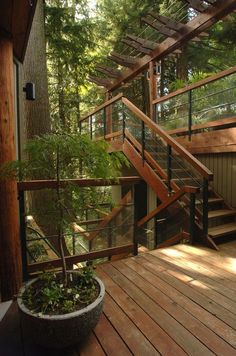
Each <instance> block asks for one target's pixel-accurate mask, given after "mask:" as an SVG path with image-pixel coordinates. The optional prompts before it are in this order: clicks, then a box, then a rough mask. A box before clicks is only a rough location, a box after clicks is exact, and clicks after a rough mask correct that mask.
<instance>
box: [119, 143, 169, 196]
mask: <svg viewBox="0 0 236 356" xmlns="http://www.w3.org/2000/svg"><path fill="white" fill-rule="evenodd" d="M123 153H124V154H125V156H126V157H127V158H128V160H129V161H130V162H131V163H132V164H133V166H134V167H135V169H136V170H137V172H138V173H139V174H140V176H141V177H142V178H143V179H144V180H145V182H146V183H147V184H148V185H149V186H150V187H151V188H152V189H153V191H154V192H155V193H156V195H157V197H158V198H159V199H160V200H161V201H162V202H163V201H165V200H166V199H167V198H168V191H167V189H166V186H165V184H164V183H163V182H162V180H161V178H159V176H158V175H157V174H156V173H155V172H154V171H153V169H152V168H151V167H150V166H149V165H148V164H147V163H146V162H143V161H142V158H141V156H140V154H139V153H138V152H137V151H136V149H135V148H134V147H133V146H132V145H131V144H130V143H129V141H128V140H125V141H124V143H123Z"/></svg>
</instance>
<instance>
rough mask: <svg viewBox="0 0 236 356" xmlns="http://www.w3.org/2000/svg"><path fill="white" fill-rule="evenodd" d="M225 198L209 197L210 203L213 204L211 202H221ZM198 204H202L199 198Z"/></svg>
mask: <svg viewBox="0 0 236 356" xmlns="http://www.w3.org/2000/svg"><path fill="white" fill-rule="evenodd" d="M223 201H224V199H223V198H208V204H211V203H221V202H223ZM196 204H198V205H199V204H202V201H200V200H198V201H196Z"/></svg>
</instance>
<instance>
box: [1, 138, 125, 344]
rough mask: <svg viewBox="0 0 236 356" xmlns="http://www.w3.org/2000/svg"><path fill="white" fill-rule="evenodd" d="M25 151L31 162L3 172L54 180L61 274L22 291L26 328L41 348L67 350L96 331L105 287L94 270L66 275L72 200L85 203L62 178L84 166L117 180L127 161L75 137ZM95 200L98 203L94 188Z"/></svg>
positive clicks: (37, 143) (43, 141)
mask: <svg viewBox="0 0 236 356" xmlns="http://www.w3.org/2000/svg"><path fill="white" fill-rule="evenodd" d="M26 152H27V155H28V159H27V160H26V161H24V162H17V163H16V162H15V163H13V164H11V165H9V166H8V167H4V169H5V174H6V172H7V174H12V172H15V171H16V168H17V169H18V170H19V174H20V176H21V177H26V178H31V177H32V176H33V177H34V178H37V179H39V178H40V179H55V180H56V194H54V195H53V197H52V200H53V204H54V208H55V209H56V210H57V215H56V219H55V220H56V222H55V224H56V226H57V238H58V247H59V252H60V258H61V269H62V272H61V273H43V274H42V275H41V276H39V277H38V278H37V279H34V280H32V281H30V282H27V283H26V284H25V285H24V286H23V287H22V289H21V290H20V293H19V296H18V298H17V301H18V306H19V310H20V313H21V318H22V326H23V328H24V330H25V332H26V333H27V334H28V335H29V337H31V338H32V339H33V340H34V341H35V342H37V343H40V344H42V345H43V346H46V347H66V346H69V345H71V344H73V343H78V342H80V341H81V340H83V339H84V338H85V336H86V335H88V333H89V332H90V331H91V330H92V329H93V328H94V326H95V325H96V323H97V321H98V319H99V315H100V313H101V311H102V305H103V298H104V293H105V289H104V286H103V283H102V282H101V281H100V280H99V279H98V278H96V277H95V276H94V275H93V270H92V268H91V267H86V268H84V269H82V270H79V271H77V270H76V271H67V268H66V260H65V255H64V248H63V243H64V240H63V239H64V229H65V226H66V224H68V223H69V222H70V221H71V219H73V218H74V216H75V215H74V213H73V209H72V208H74V205H73V204H74V203H73V200H75V201H76V202H77V205H78V204H80V205H81V204H82V205H83V202H81V201H79V198H80V197H81V192H80V189H78V187H77V186H74V185H73V184H67V185H66V188H65V187H64V186H63V187H62V184H61V183H62V179H63V180H64V179H67V178H77V177H78V176H81V162H82V165H83V175H86V176H89V177H97V178H98V177H99V178H114V177H116V176H117V174H118V172H119V168H120V167H121V165H122V164H124V163H125V164H126V163H127V161H126V159H125V158H124V156H123V155H122V154H119V153H118V154H117V153H116V154H115V155H114V154H113V156H111V155H109V154H108V153H107V144H106V142H104V141H98V142H92V141H91V140H90V139H89V138H88V137H87V136H84V135H79V134H77V133H76V134H65V133H57V134H48V135H45V136H42V137H38V138H36V139H34V140H32V141H30V142H29V143H28V145H27V150H26ZM4 169H3V170H2V172H3V171H4ZM90 193H91V192H90ZM87 195H89V194H88V191H87ZM91 196H93V198H94V199H95V200H96V194H95V193H94V190H93V192H92V193H91V194H90V195H89V197H90V198H91ZM68 197H69V198H68ZM73 198H75V199H73ZM83 198H84V196H83ZM78 201H79V203H78ZM68 204H69V206H68Z"/></svg>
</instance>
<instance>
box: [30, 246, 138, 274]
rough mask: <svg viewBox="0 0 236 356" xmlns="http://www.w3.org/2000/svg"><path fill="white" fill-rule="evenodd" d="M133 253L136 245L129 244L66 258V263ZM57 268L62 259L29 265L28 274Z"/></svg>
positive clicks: (59, 266)
mask: <svg viewBox="0 0 236 356" xmlns="http://www.w3.org/2000/svg"><path fill="white" fill-rule="evenodd" d="M133 251H134V245H133V244H129V245H122V246H119V247H110V248H107V249H104V250H98V251H92V252H88V253H84V254H81V255H74V256H66V257H65V259H66V263H69V264H76V263H79V262H84V261H91V260H95V259H98V258H104V257H111V256H114V255H120V254H121V253H133ZM55 268H61V259H60V258H55V259H53V260H50V261H44V262H35V263H32V264H30V265H28V272H29V273H34V272H39V271H45V270H50V269H55Z"/></svg>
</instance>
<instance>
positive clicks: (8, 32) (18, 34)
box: [0, 0, 37, 62]
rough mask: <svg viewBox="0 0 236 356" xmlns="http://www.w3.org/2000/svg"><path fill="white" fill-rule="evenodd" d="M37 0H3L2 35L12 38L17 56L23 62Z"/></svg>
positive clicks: (0, 21) (1, 15)
mask: <svg viewBox="0 0 236 356" xmlns="http://www.w3.org/2000/svg"><path fill="white" fill-rule="evenodd" d="M36 5H37V0H1V9H0V37H1V36H8V37H10V38H12V41H13V49H14V55H15V57H16V58H17V59H18V60H19V61H20V62H23V60H24V56H25V51H26V47H27V43H28V39H29V34H30V29H31V25H32V21H33V17H34V13H35V8H36Z"/></svg>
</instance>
